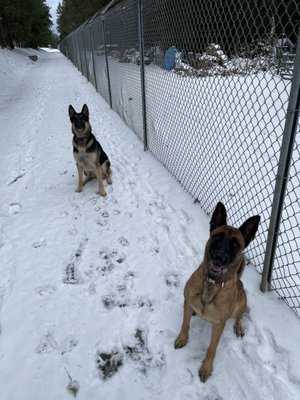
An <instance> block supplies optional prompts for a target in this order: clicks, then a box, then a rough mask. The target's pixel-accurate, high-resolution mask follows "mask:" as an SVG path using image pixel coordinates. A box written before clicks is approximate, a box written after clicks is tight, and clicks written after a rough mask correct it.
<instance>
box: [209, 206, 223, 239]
mask: <svg viewBox="0 0 300 400" xmlns="http://www.w3.org/2000/svg"><path fill="white" fill-rule="evenodd" d="M226 221H227V213H226V208H225V206H224V204H223V203H221V202H220V201H219V203H218V204H217V206H216V208H215V210H214V212H213V214H212V217H211V220H210V223H209V225H210V230H209V231H210V233H212V231H213V230H214V229H216V228H218V227H219V226H222V225H226Z"/></svg>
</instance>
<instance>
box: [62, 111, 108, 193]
mask: <svg viewBox="0 0 300 400" xmlns="http://www.w3.org/2000/svg"><path fill="white" fill-rule="evenodd" d="M69 117H70V121H71V124H72V133H73V135H74V136H73V155H74V158H75V161H76V165H77V170H78V186H77V189H76V192H81V191H82V187H83V186H84V185H85V184H86V183H88V182H89V181H90V180H92V179H94V178H97V180H98V186H99V194H100V195H101V196H106V192H105V190H104V186H103V181H102V176H103V175H104V176H105V178H106V181H107V183H109V184H111V169H110V161H109V159H108V157H107V154H106V153H105V151H104V150H103V148H102V146H101V145H100V143H99V142H98V141H97V139H96V137H95V136H94V135H93V134H92V127H91V124H90V122H89V109H88V106H87V105H86V104H84V105H83V107H82V110H81V112H80V113H77V112H76V111H75V110H74V108H73V107H72V106H71V105H70V106H69ZM83 174H85V175H86V178H85V180H83Z"/></svg>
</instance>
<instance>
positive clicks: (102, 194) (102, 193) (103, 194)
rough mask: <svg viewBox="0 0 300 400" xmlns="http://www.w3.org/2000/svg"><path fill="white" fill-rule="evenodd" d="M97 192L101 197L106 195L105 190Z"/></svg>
mask: <svg viewBox="0 0 300 400" xmlns="http://www.w3.org/2000/svg"><path fill="white" fill-rule="evenodd" d="M98 194H100V196H102V197H105V196H106V192H105V191H103V192H98Z"/></svg>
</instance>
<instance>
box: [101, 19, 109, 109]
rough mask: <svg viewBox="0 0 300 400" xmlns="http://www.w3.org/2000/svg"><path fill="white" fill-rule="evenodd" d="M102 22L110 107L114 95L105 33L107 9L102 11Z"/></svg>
mask: <svg viewBox="0 0 300 400" xmlns="http://www.w3.org/2000/svg"><path fill="white" fill-rule="evenodd" d="M101 22H102V35H103V44H104V52H105V63H106V74H107V85H108V94H109V106H110V108H112V97H111V87H110V76H109V65H108V54H107V45H106V34H105V11H104V12H102V13H101Z"/></svg>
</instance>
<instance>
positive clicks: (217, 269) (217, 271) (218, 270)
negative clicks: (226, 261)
mask: <svg viewBox="0 0 300 400" xmlns="http://www.w3.org/2000/svg"><path fill="white" fill-rule="evenodd" d="M209 269H210V271H211V272H213V273H215V274H220V273H221V272H222V270H223V265H219V264H217V263H214V262H213V261H211V262H210V265H209Z"/></svg>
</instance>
